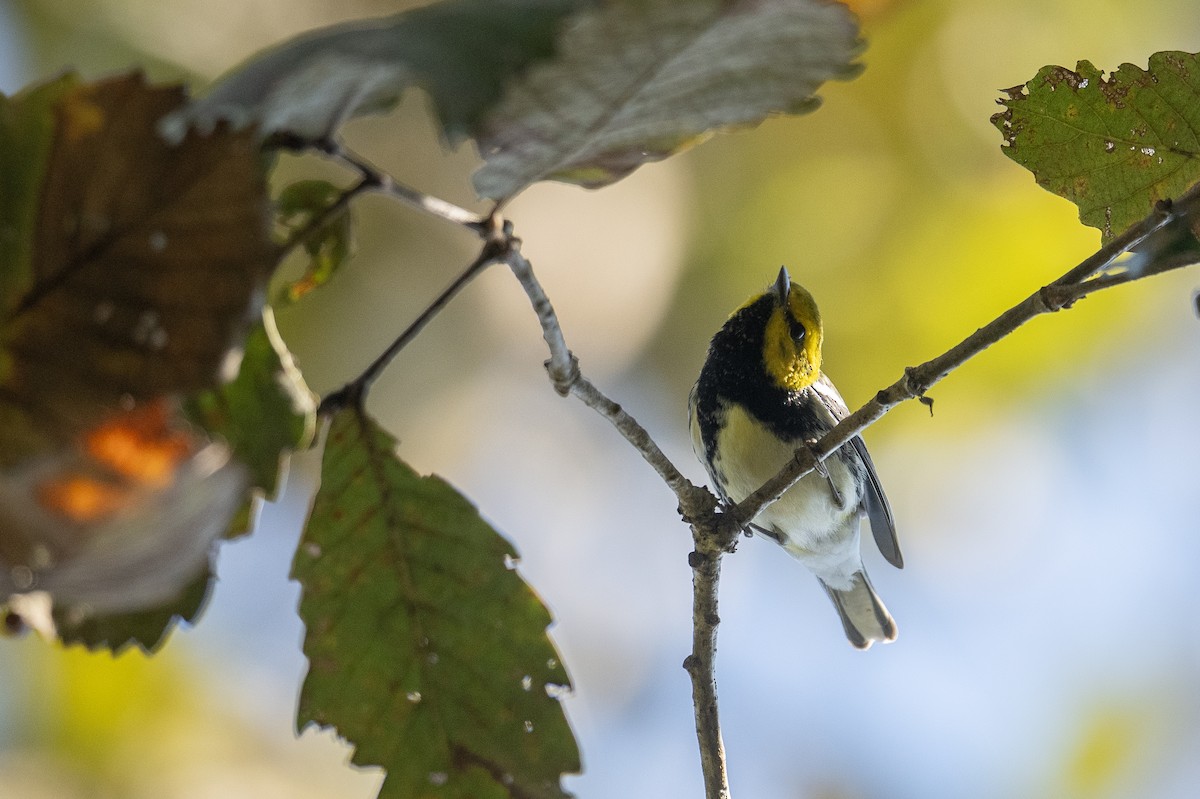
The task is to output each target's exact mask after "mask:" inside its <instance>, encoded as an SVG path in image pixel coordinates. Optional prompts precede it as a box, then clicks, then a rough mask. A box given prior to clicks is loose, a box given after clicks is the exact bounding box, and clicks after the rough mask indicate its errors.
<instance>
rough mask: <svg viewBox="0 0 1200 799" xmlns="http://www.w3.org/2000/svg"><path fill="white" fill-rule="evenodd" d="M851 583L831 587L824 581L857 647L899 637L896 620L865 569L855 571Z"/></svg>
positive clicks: (851, 640)
mask: <svg viewBox="0 0 1200 799" xmlns="http://www.w3.org/2000/svg"><path fill="white" fill-rule="evenodd" d="M850 579H851V581H852V582H851V585H850V587H849V588H846V589H836V588H830V587H829V586H828V585H825V582H824V581H822V582H821V585H822V586H824V588H825V592H826V593H827V594H829V598H830V599H832V600H833V606H834V607H835V608H837V612H838V616H840V617H841V618H842V627H843V628H845V630H846V637H847V638H848V639H850V643H851V644H853V645H854V647H855V648H856V649H870V648H871V644H873V643H875V642H876V641H882V642H884V643H889V642H891V641H895V640H896V622H895V621H893V620H892V616H891V614H890V613H888V611H887V608H885V607H884V606H883V602H881V601H880V600H879V595H878V594H876V593H875V589H874V588H872V587H871V581H870V580H868V579H867V573H866V572H865V571H857V572H855V573H854V574H853V575H851V578H850Z"/></svg>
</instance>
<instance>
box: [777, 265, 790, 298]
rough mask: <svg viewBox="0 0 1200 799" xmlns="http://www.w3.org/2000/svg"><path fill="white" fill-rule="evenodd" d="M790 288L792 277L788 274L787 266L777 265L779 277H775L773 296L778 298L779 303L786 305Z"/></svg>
mask: <svg viewBox="0 0 1200 799" xmlns="http://www.w3.org/2000/svg"><path fill="white" fill-rule="evenodd" d="M791 290H792V278H791V276H790V275H788V271H787V267H786V266H781V267H779V277H777V278H776V279H775V296H776V297H778V298H779V304H780V305H782V306H784V307H785V308H786V307H787V300H788V293H789V292H791Z"/></svg>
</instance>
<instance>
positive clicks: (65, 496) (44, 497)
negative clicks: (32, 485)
mask: <svg viewBox="0 0 1200 799" xmlns="http://www.w3.org/2000/svg"><path fill="white" fill-rule="evenodd" d="M129 494H130V491H129V489H128V488H124V487H121V486H117V485H112V484H110V483H106V482H103V481H101V480H97V479H96V478H94V477H87V476H85V475H81V474H71V475H66V476H65V477H57V478H53V479H51V480H48V481H46V482H44V483H42V484H41V485H39V486H38V487H37V499H38V503H39V504H41V506H42V507H44V508H46V509H47V510H50V511H53V512H55V513H58V514H59V515H61V516H64V517H66V518H67V519H69V520H70V521H72V522H75V523H76V524H85V523H89V522H97V521H101V520H102V519H105V518H107V517H109V516H112V515H113V514H114V513H116V512H117V511H119V510H121V508H122V507H124V506H125V505H127V504H128V503H129Z"/></svg>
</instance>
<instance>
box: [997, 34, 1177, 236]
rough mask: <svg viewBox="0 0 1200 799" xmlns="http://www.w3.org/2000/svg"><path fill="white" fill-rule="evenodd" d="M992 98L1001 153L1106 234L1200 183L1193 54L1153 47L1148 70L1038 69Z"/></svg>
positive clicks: (1088, 66) (1082, 63)
mask: <svg viewBox="0 0 1200 799" xmlns="http://www.w3.org/2000/svg"><path fill="white" fill-rule="evenodd" d="M1001 104H1002V105H1003V106H1005V110H1004V111H1002V112H1000V113H998V114H996V115H995V116H993V117H992V123H993V124H994V125H995V126H996V127H997V128H998V129H999V130H1000V132H1001V133H1003V134H1004V141H1005V147H1004V148H1003V150H1004V153H1005V154H1006V155H1008V157H1009V158H1012V159H1013V160H1014V161H1016V162H1017V163H1019V164H1021V165H1022V166H1024V167H1026V168H1027V169H1029V170H1030V171H1032V172H1033V174H1034V177H1035V178H1036V179H1037V182H1038V185H1040V186H1042V187H1043V188H1045V189H1047V190H1048V191H1051V192H1054V193H1055V194H1058V195H1060V196H1062V197H1065V198H1067V199H1068V200H1070V201H1071V202H1073V203H1075V204H1076V205H1077V206H1079V219H1080V221H1082V222H1083V223H1084V224H1085V225H1090V226H1092V227H1095V228H1099V229H1100V231H1101V232H1102V234H1103V237H1104V240H1106V241H1107V240H1108V239H1109V238H1111V237H1112V236H1113V235H1114V234H1117V233H1120V232H1121V231H1123V230H1125V229H1126V228H1127V227H1129V226H1130V225H1132V224H1133V223H1134V222H1136V221H1138V220H1139V219H1141V218H1143V217H1144V216H1146V215H1147V214H1148V213H1150V211H1151V210H1152V209H1153V208H1154V204H1155V202H1157V201H1158V200H1162V199H1167V198H1173V197H1177V196H1178V195H1180V194H1182V193H1183V192H1184V191H1185V190H1186V189H1187V188H1188V187H1189V186H1191V185H1192V184H1193V183H1195V182H1196V181H1197V180H1200V157H1198V156H1200V60H1198V59H1197V56H1195V55H1192V54H1189V53H1180V52H1162V53H1155V54H1154V55H1152V56H1150V64H1149V70H1148V71H1147V70H1143V69H1140V68H1139V67H1136V66H1134V65H1132V64H1122V65H1121V67H1120V68H1119V69H1117V70H1116V71H1115V72H1113V73H1112V74H1111V75H1110V76H1109V77H1108V78H1107V79H1105V78H1104V75H1103V73H1102V72H1101V71H1100V70H1098V69H1096V67H1094V66H1092V64H1091V63H1089V62H1087V61H1080V62H1079V64H1078V65H1077V66H1076V67H1075V71H1071V70H1069V69H1066V68H1065V67H1056V66H1048V67H1043V68H1042V69H1041V70H1040V71H1039V72H1038V74H1037V76H1036V77H1035V78H1034V79H1033V80H1031V81H1029V82H1028V83H1026V84H1025V85H1024V86H1018V87H1015V88H1013V89H1009V90H1008V98H1007V99H1004V100H1001Z"/></svg>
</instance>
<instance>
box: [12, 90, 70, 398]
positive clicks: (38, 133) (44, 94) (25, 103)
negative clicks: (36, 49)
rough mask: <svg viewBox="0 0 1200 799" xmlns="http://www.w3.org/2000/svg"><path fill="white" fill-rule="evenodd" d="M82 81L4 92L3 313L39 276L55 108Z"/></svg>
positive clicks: (13, 304) (14, 303)
mask: <svg viewBox="0 0 1200 799" xmlns="http://www.w3.org/2000/svg"><path fill="white" fill-rule="evenodd" d="M76 82H77V80H76V78H75V77H74V76H73V75H66V76H63V77H61V78H59V79H58V80H56V81H53V82H51V83H44V84H41V85H39V86H34V87H32V88H30V89H27V90H26V91H23V92H21V93H20V94H18V95H16V96H15V97H11V98H10V97H5V96H4V95H2V94H0V175H3V176H4V191H0V313H2V314H5V315H7V314H8V313H10V312H11V311H12V309H13V307H14V306H15V305H16V303H17V301H18V299H19V298H20V296H21V294H22V293H23V292H24V291H25V290H26V289H27V287H28V285H29V283H30V282H32V280H33V266H32V264H31V261H32V257H31V250H32V248H33V227H34V224H35V222H36V220H37V199H38V195H39V192H40V191H41V187H42V178H43V176H44V174H45V170H46V161H47V158H48V155H49V150H50V145H51V144H52V143H53V141H54V123H55V107H56V106H57V105H58V103H59V102H60V101H61V100H62V97H63V95H64V94H65V93H66V92H68V91H69V90H70V89H71V88H72V87H73V86H74V85H75V84H76ZM3 374H4V364H3V361H2V360H0V377H3Z"/></svg>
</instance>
